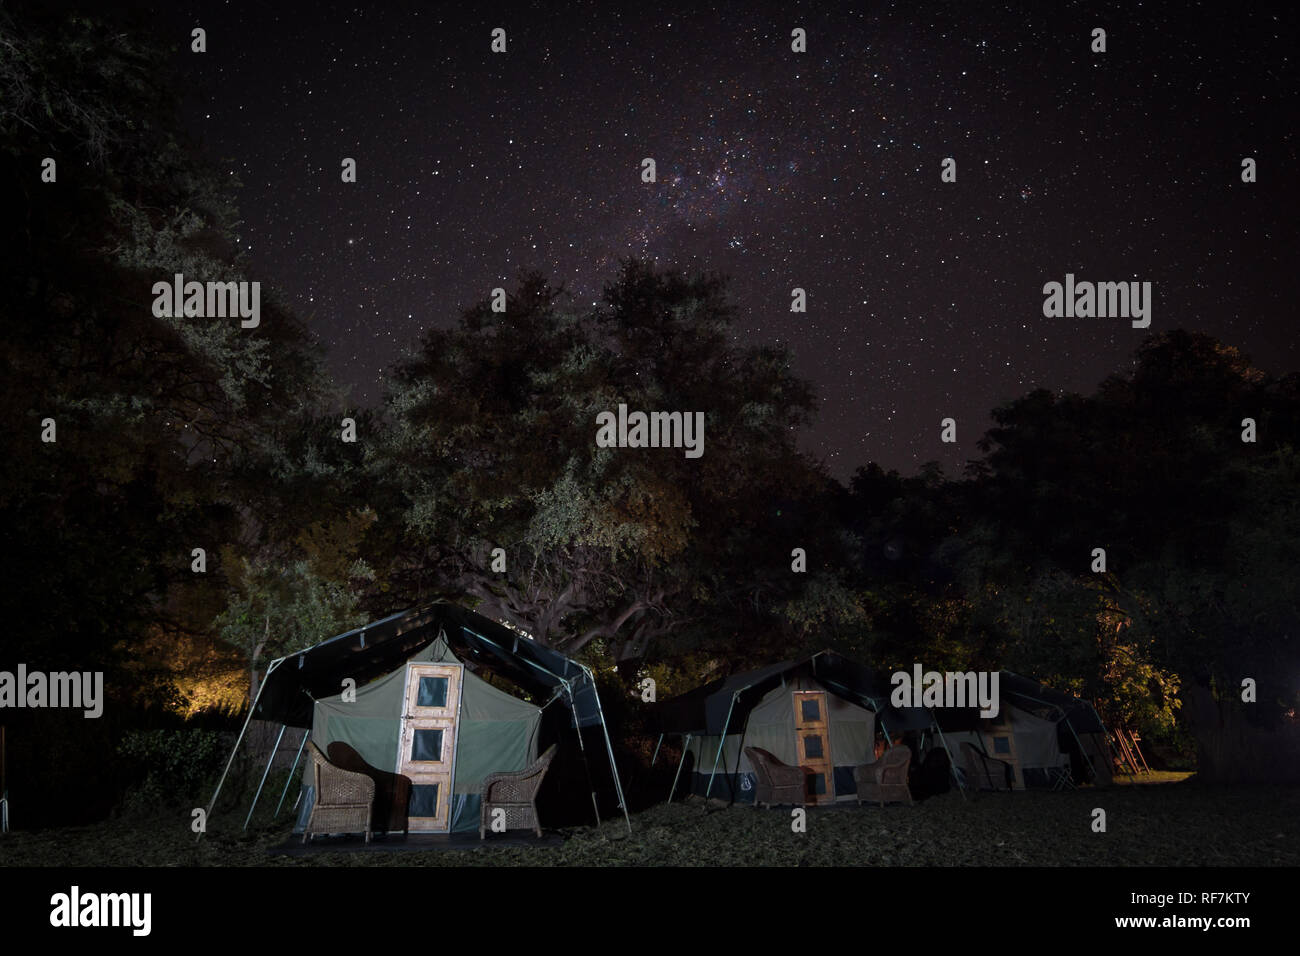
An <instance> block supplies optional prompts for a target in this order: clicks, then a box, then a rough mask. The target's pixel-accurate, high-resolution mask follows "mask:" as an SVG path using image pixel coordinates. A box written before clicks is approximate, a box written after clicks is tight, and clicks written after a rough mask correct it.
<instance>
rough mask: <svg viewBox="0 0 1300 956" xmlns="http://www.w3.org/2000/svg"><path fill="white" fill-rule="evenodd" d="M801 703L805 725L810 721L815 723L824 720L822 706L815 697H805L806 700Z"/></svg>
mask: <svg viewBox="0 0 1300 956" xmlns="http://www.w3.org/2000/svg"><path fill="white" fill-rule="evenodd" d="M799 703H800V705H801V706H802V707H803V722H804V723H807V722H809V721H813V720H821V719H822V710H821V706H820V704H819V703H818V701H817V699H816V698H815V697H814V698H807V697H805V698H804V699H803V700H802V701H800V702H799Z"/></svg>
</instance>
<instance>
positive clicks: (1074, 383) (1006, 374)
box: [154, 0, 1300, 478]
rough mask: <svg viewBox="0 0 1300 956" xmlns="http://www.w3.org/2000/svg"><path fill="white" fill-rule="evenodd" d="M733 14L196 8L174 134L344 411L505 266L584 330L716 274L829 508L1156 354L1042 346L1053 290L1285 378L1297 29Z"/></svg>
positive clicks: (1201, 13)
mask: <svg viewBox="0 0 1300 956" xmlns="http://www.w3.org/2000/svg"><path fill="white" fill-rule="evenodd" d="M749 6H750V5H741V4H736V5H729V6H724V7H715V8H711V9H708V10H703V11H701V10H694V9H692V8H691V7H690V6H689V5H686V6H680V7H670V6H668V5H664V4H658V3H644V4H640V5H639V9H638V8H637V7H634V6H633V5H632V4H630V3H621V2H613V0H610V2H597V3H590V4H558V3H555V4H551V3H545V4H543V3H536V4H533V5H530V6H516V5H494V4H459V5H446V4H435V5H431V4H401V5H397V4H385V5H383V6H382V8H376V9H374V10H372V9H370V8H368V7H363V8H357V7H355V6H352V5H342V6H333V5H328V4H316V3H313V4H305V5H302V8H301V9H302V12H301V13H295V12H292V11H293V10H294V5H291V4H280V3H266V4H257V5H253V4H223V3H181V4H177V5H175V6H171V7H168V8H166V9H160V11H159V12H158V14H157V16H156V17H155V18H154V22H155V23H156V24H157V28H158V29H159V30H163V31H174V32H175V34H176V37H177V41H176V42H177V51H178V52H177V60H176V67H177V69H178V71H179V76H180V78H181V80H182V82H183V83H185V84H187V86H186V97H185V108H186V119H187V122H189V123H190V124H191V126H192V128H193V130H194V131H195V134H196V136H197V137H198V139H199V140H200V142H201V144H202V146H203V148H204V149H205V150H206V152H207V154H208V155H209V156H210V157H211V158H212V159H213V160H214V161H215V162H218V163H220V164H222V165H221V168H228V169H229V170H230V171H231V172H232V173H233V174H234V175H236V176H238V177H239V179H240V180H241V181H242V183H243V189H242V191H241V193H240V196H239V202H240V208H241V212H242V216H243V220H244V224H243V226H242V228H241V232H240V235H241V246H242V247H243V248H245V249H246V250H248V251H249V252H250V253H251V261H252V267H253V268H252V272H251V277H252V278H258V279H261V280H263V281H264V282H266V283H270V284H272V285H274V286H276V287H277V288H278V289H280V290H281V291H282V292H283V293H284V294H285V296H287V298H288V300H289V302H290V304H291V305H292V306H293V307H294V308H295V309H296V310H297V311H298V312H299V314H301V315H302V316H303V317H304V318H305V319H306V320H307V322H308V324H309V326H310V327H311V328H312V330H313V331H314V332H315V334H316V335H317V336H318V337H319V338H320V339H321V340H322V341H323V342H324V343H325V344H326V345H327V346H328V349H329V353H328V354H329V359H330V367H331V369H332V370H333V372H334V374H335V375H336V377H337V378H338V379H339V380H340V381H342V382H344V383H348V384H349V385H350V386H351V388H352V395H353V398H354V400H355V401H357V402H358V403H360V404H374V403H376V402H378V400H379V399H380V397H381V395H382V393H383V379H384V376H385V372H386V369H387V368H388V367H389V366H390V365H391V364H392V363H393V362H394V361H396V360H398V359H399V358H400V357H401V354H402V352H403V350H404V349H406V348H408V347H410V346H412V345H413V344H414V343H415V341H416V339H417V337H418V335H419V333H420V331H421V330H422V329H425V328H428V327H430V326H437V327H448V326H450V325H451V324H452V323H454V322H455V320H456V319H457V318H458V316H459V314H460V311H461V310H462V309H463V308H464V307H466V306H468V305H470V304H472V303H473V302H475V301H477V300H479V299H482V298H484V297H485V296H486V295H487V293H488V291H489V290H490V289H491V288H492V287H494V286H499V285H504V286H506V287H507V288H513V286H514V282H515V279H516V278H517V276H518V275H519V273H520V272H521V270H524V269H530V268H535V269H539V270H541V271H542V272H544V273H545V274H547V275H549V276H550V277H551V278H552V281H557V282H558V281H563V282H564V283H565V284H566V285H567V287H568V288H569V289H570V290H571V291H572V292H573V293H574V299H575V302H576V303H578V304H579V305H583V306H585V305H589V304H591V303H592V302H594V301H595V300H596V299H597V298H598V296H599V290H600V287H601V286H602V285H603V284H604V283H605V282H607V281H609V280H611V279H612V278H613V276H614V274H615V271H616V268H617V261H618V259H619V258H620V257H625V256H629V255H637V256H642V257H650V258H654V259H656V260H658V261H659V262H660V263H661V264H664V265H673V266H679V267H685V268H691V269H696V268H704V269H712V270H718V271H721V272H723V273H726V274H729V275H730V276H731V277H732V295H733V299H734V301H735V303H736V305H737V308H738V319H737V328H738V331H739V332H740V333H741V335H742V337H745V338H748V339H749V340H751V341H753V342H772V341H783V342H787V343H790V344H791V345H792V346H793V347H794V349H795V355H796V370H797V371H798V372H799V373H800V374H801V375H803V376H804V377H807V378H809V379H811V380H812V381H813V382H814V383H815V385H816V387H817V389H818V392H819V395H820V397H821V400H822V406H821V410H820V413H819V415H818V419H817V422H816V424H815V425H814V427H813V428H812V429H811V430H810V431H809V433H808V434H807V435H806V436H805V439H804V443H803V447H805V448H806V449H807V450H808V451H809V452H811V453H812V454H814V455H816V456H817V457H819V458H821V459H823V460H824V461H825V462H826V463H827V465H828V467H829V469H830V470H831V472H832V473H833V474H835V475H837V476H838V477H841V478H844V477H847V476H848V475H849V474H850V473H851V472H852V470H853V469H854V468H856V467H857V466H859V465H862V464H865V463H866V462H868V461H871V460H875V461H878V462H880V463H881V464H882V465H884V466H885V467H889V468H898V469H899V470H900V471H902V472H903V473H905V474H909V473H913V472H915V470H916V467H917V466H918V465H919V464H920V463H921V462H924V461H926V460H929V459H937V460H939V461H941V462H942V463H943V464H944V465H945V467H946V468H948V470H949V473H950V474H951V473H953V472H954V471H956V470H958V469H960V467H961V465H962V464H964V462H965V461H966V460H967V459H969V458H972V457H976V456H977V455H978V450H977V448H976V446H975V442H976V440H977V439H978V438H979V436H980V435H981V434H982V433H983V431H984V429H985V428H986V427H987V426H988V424H989V422H988V419H987V413H988V411H989V410H990V409H991V408H992V407H993V406H994V405H996V404H999V403H1001V402H1005V401H1009V400H1011V399H1013V398H1015V397H1017V396H1019V395H1021V394H1023V393H1024V392H1026V391H1028V390H1029V389H1031V388H1034V387H1039V386H1042V387H1047V388H1051V389H1064V390H1071V391H1083V392H1090V391H1091V390H1092V389H1093V388H1094V387H1095V386H1096V385H1097V383H1098V382H1099V381H1100V380H1101V379H1102V378H1104V377H1105V376H1106V375H1107V374H1109V373H1111V372H1113V371H1118V370H1122V369H1124V368H1126V367H1127V366H1128V364H1129V361H1130V356H1131V353H1132V351H1133V349H1134V348H1135V347H1136V346H1137V345H1138V344H1139V343H1140V342H1141V340H1142V337H1143V336H1145V335H1146V334H1148V332H1147V331H1142V330H1138V329H1133V328H1131V326H1130V323H1129V322H1128V320H1126V319H1122V318H1109V319H1098V318H1093V319H1067V318H1061V319H1046V318H1044V317H1043V314H1042V305H1043V293H1042V287H1043V284H1044V283H1045V282H1049V281H1058V282H1060V281H1063V280H1064V278H1065V274H1066V273H1067V272H1073V273H1074V274H1075V276H1076V279H1080V280H1094V281H1125V280H1133V279H1137V280H1148V281H1151V282H1153V283H1154V306H1153V312H1152V325H1151V329H1150V330H1148V331H1149V332H1158V331H1161V330H1167V329H1171V328H1176V327H1182V328H1188V329H1194V330H1199V331H1204V332H1208V333H1210V334H1212V335H1215V336H1218V337H1220V338H1222V339H1224V340H1225V341H1227V342H1228V343H1230V344H1233V345H1237V346H1239V347H1241V348H1243V349H1244V350H1245V351H1246V352H1247V353H1248V354H1250V355H1251V356H1253V358H1254V359H1255V361H1256V363H1257V364H1259V365H1260V366H1262V367H1263V368H1265V369H1266V370H1268V371H1270V372H1274V373H1280V372H1285V371H1289V370H1294V369H1297V368H1300V362H1297V354H1296V340H1297V337H1296V335H1295V333H1294V331H1293V329H1294V325H1293V322H1294V314H1295V313H1294V309H1293V307H1292V302H1293V301H1294V299H1295V294H1296V274H1297V269H1296V265H1297V262H1300V256H1298V255H1297V253H1298V252H1300V249H1298V247H1297V239H1296V213H1297V208H1300V206H1298V204H1297V184H1296V179H1297V173H1296V159H1297V156H1296V138H1295V134H1294V120H1295V117H1296V116H1297V115H1298V112H1300V111H1297V108H1296V107H1297V103H1296V90H1297V84H1296V72H1295V67H1296V63H1295V60H1296V44H1295V40H1296V37H1297V35H1298V31H1297V29H1296V27H1297V23H1296V14H1295V13H1294V6H1293V5H1290V4H1286V5H1278V6H1277V8H1276V11H1275V10H1274V9H1273V8H1270V7H1268V5H1260V7H1259V8H1258V9H1257V8H1256V6H1255V5H1245V4H1215V5H1208V6H1202V5H1200V4H1169V5H1165V6H1162V5H1152V4H1149V3H1148V4H1136V3H1125V4H1082V3H1079V4H1072V3H1065V4H1058V3H1052V4H1047V3H1026V4H1024V5H1015V6H1007V5H1005V4H998V5H985V4H976V3H961V4H952V5H946V4H937V3H924V4H923V3H919V2H907V3H897V4H892V3H891V4H885V3H876V2H873V3H861V4H855V5H853V8H850V7H849V5H836V4H831V3H817V4H812V5H806V6H800V5H794V4H772V5H765V6H762V7H761V10H762V12H757V11H758V9H760V8H759V7H758V5H754V7H753V8H749ZM467 8H472V9H467ZM194 26H202V27H204V28H205V29H206V30H207V31H208V52H207V53H205V54H193V53H190V52H189V31H190V29H192V28H193V27H194ZM497 26H500V27H504V28H505V29H506V31H507V38H508V52H507V53H506V54H504V55H500V54H493V53H491V52H490V49H489V45H490V32H491V29H492V28H493V27H497ZM1098 26H1100V27H1103V28H1104V29H1106V31H1107V45H1108V52H1107V53H1105V54H1094V53H1092V52H1091V51H1090V48H1089V47H1090V43H1091V31H1092V29H1093V28H1094V27H1098ZM795 27H803V28H804V29H805V30H806V31H807V35H808V52H807V53H806V54H797V53H793V52H791V49H790V33H791V30H792V29H793V28H795ZM948 156H951V157H953V158H954V159H956V161H957V182H956V183H954V184H948V183H943V182H941V181H940V163H941V161H942V160H943V159H944V158H945V157H948ZM1245 156H1251V157H1254V158H1255V159H1256V160H1257V162H1258V164H1259V172H1258V180H1259V181H1258V182H1257V183H1255V184H1254V185H1246V184H1243V183H1242V182H1241V180H1240V164H1241V160H1242V158H1243V157H1245ZM344 157H352V158H354V159H356V160H357V164H358V182H357V183H356V184H344V183H343V182H341V180H340V171H341V162H342V159H343V158H344ZM645 157H653V158H654V159H655V161H656V163H657V167H658V182H657V183H655V184H646V183H643V182H642V181H641V176H640V164H641V160H642V159H643V158H645ZM795 286H800V287H803V288H804V289H806V290H807V292H808V312H807V314H805V315H800V314H796V313H792V312H791V311H790V290H791V289H792V288H793V287H795ZM946 416H952V417H955V418H956V419H957V421H958V443H957V444H956V445H955V446H954V445H943V444H941V443H940V442H939V421H940V419H941V418H944V417H946Z"/></svg>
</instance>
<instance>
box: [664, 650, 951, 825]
mask: <svg viewBox="0 0 1300 956" xmlns="http://www.w3.org/2000/svg"><path fill="white" fill-rule="evenodd" d="M889 689H890V688H889V683H888V675H883V674H878V673H876V672H874V671H872V670H870V669H868V668H866V667H863V666H862V665H861V664H858V663H856V662H855V661H851V660H849V659H848V658H846V657H843V656H841V655H839V654H836V653H834V652H833V651H822V652H820V653H818V654H814V655H812V656H811V657H806V658H801V659H799V660H795V661H783V662H781V663H779V664H773V665H770V666H768V667H764V668H759V669H757V670H753V671H746V672H743V673H739V674H733V675H731V676H729V677H725V678H721V679H719V680H716V681H714V682H712V683H710V684H706V685H705V686H703V687H700V688H697V689H696V690H693V691H690V692H688V693H686V694H682V695H680V696H678V697H675V698H673V699H671V700H667V701H664V702H663V703H662V704H661V705H659V706H658V708H656V714H657V717H658V723H659V730H660V743H661V744H662V742H663V739H664V737H665V736H668V735H677V736H680V737H681V739H682V741H683V750H682V762H681V763H679V765H678V770H677V773H678V779H680V777H681V774H682V772H683V770H684V768H685V766H686V765H687V763H688V762H689V763H690V765H691V769H690V777H689V779H688V780H687V787H688V789H689V790H690V791H691V792H692V793H697V794H700V795H701V796H720V797H723V798H725V799H730V800H734V801H736V802H739V803H752V802H753V800H754V769H753V767H752V766H751V764H750V761H749V758H748V757H747V756H746V755H745V753H744V748H745V747H761V748H762V749H764V750H767V751H769V752H770V753H771V754H772V755H773V756H775V757H776V758H777V759H778V760H780V761H782V762H783V763H786V764H790V765H800V766H806V767H809V768H810V769H812V770H813V771H814V772H813V774H812V775H811V777H810V802H814V803H832V802H837V801H848V800H855V799H856V795H857V787H856V784H855V783H854V779H853V768H854V767H855V766H857V765H858V764H864V763H870V762H871V761H872V760H874V759H875V751H874V747H875V737H876V728H877V727H879V728H880V729H881V731H882V732H883V733H884V734H885V736H886V738H887V739H889V738H893V737H895V736H898V735H900V734H903V733H906V732H907V731H913V730H926V731H931V730H932V731H934V732H935V733H936V737H935V739H936V740H938V741H939V743H940V745H942V741H943V735H942V733H941V732H940V731H939V729H938V728H937V727H935V725H934V722H933V720H932V718H931V715H930V713H929V712H928V711H926V710H924V709H921V708H906V709H898V708H894V707H892V706H890V704H889ZM676 789H677V782H676V781H674V784H673V791H674V792H676Z"/></svg>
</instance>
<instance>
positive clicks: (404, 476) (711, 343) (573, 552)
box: [382, 261, 835, 658]
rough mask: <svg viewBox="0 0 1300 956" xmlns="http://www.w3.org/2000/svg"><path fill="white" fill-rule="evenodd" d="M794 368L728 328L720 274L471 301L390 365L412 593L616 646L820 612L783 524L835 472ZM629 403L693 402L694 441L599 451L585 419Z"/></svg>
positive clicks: (393, 472) (556, 639)
mask: <svg viewBox="0 0 1300 956" xmlns="http://www.w3.org/2000/svg"><path fill="white" fill-rule="evenodd" d="M789 365H790V360H789V356H788V355H787V354H786V352H785V351H784V350H782V349H780V348H776V347H757V346H744V345H741V344H740V343H739V342H738V335H737V332H736V330H735V329H734V328H733V326H732V314H731V308H730V306H729V304H728V302H727V299H726V296H725V283H724V282H723V281H722V280H721V279H719V278H717V277H713V276H708V275H693V276H692V275H686V274H684V273H681V272H677V271H672V270H659V269H656V268H654V267H652V266H649V265H647V264H644V263H641V262H637V261H628V262H626V263H624V264H623V266H622V269H621V271H620V273H619V275H618V277H617V278H616V279H615V280H614V281H613V282H611V283H610V285H609V286H608V287H607V288H606V290H605V294H604V301H603V304H602V305H601V306H600V307H598V308H596V309H595V310H593V311H590V312H586V313H583V312H580V311H578V310H576V309H574V307H573V306H572V304H571V303H570V302H569V301H568V300H567V298H566V296H565V294H564V292H563V290H562V289H559V288H555V287H552V286H550V285H549V284H548V283H547V282H546V281H545V279H544V278H542V277H540V276H538V275H528V276H525V277H524V278H523V279H522V280H521V282H520V284H519V285H518V287H517V288H516V290H515V291H514V292H513V294H511V295H509V296H508V297H507V298H506V303H505V311H504V312H493V311H492V310H491V308H490V307H489V304H488V303H487V302H483V303H481V304H479V305H477V306H475V307H474V308H472V309H470V310H469V311H467V312H466V313H465V315H464V316H463V318H462V320H461V321H460V323H459V324H458V325H457V326H456V327H455V328H452V329H449V330H433V331H430V332H428V333H427V334H426V335H425V336H424V337H423V339H422V340H421V342H420V344H419V347H418V350H417V352H416V353H415V354H414V355H413V356H412V357H411V358H410V359H409V360H408V361H406V362H405V363H404V364H403V365H402V366H401V367H400V368H399V369H398V370H397V374H396V385H395V388H394V390H393V393H392V395H391V396H390V398H389V403H388V407H389V411H390V413H391V417H392V430H391V435H390V442H389V444H388V450H387V454H386V455H385V457H384V462H383V464H382V470H383V472H384V474H385V476H386V479H387V481H388V482H389V484H390V485H392V486H396V487H398V488H400V489H401V490H402V494H403V497H404V499H405V502H406V506H405V514H406V528H407V532H408V533H407V535H406V539H405V546H404V548H403V549H402V551H401V554H400V555H399V557H400V559H401V560H402V561H404V562H407V563H406V566H405V567H404V574H403V577H404V580H405V582H406V588H407V590H408V592H412V591H414V592H416V593H415V594H413V596H414V597H418V596H421V595H427V594H429V593H434V592H439V591H442V592H451V593H458V594H464V595H469V596H471V597H472V598H473V599H475V600H477V601H479V602H481V607H482V609H483V610H485V611H486V612H487V613H490V614H492V615H494V616H496V617H498V618H501V619H503V620H506V621H509V622H511V623H512V624H515V625H517V626H520V627H521V628H523V629H525V630H526V631H528V632H529V633H530V634H532V635H533V637H534V638H535V639H537V640H539V641H541V642H543V643H546V644H549V645H552V646H555V647H558V648H560V649H562V650H565V651H566V652H570V653H574V652H577V651H578V650H580V649H582V648H584V647H587V646H588V645H590V644H591V643H592V642H594V641H599V642H602V645H603V646H605V647H606V648H607V649H608V650H610V651H611V652H612V653H613V655H614V656H615V658H621V657H624V656H626V655H627V654H636V653H640V652H641V651H643V650H644V649H645V647H646V645H647V643H648V642H649V641H650V640H651V639H652V638H655V637H664V636H666V635H669V634H673V635H677V636H681V637H686V636H687V635H691V634H694V635H696V636H698V635H699V634H700V633H702V632H703V631H705V630H708V629H710V628H712V629H713V630H712V631H711V633H712V634H713V636H714V637H715V638H716V639H718V641H715V643H719V642H720V641H721V639H723V638H732V639H735V640H742V639H743V635H742V634H740V633H738V632H739V631H740V630H742V628H740V627H738V626H737V624H738V621H739V617H738V615H739V614H741V613H743V612H744V610H745V609H746V608H749V609H757V610H758V611H759V612H761V613H764V614H780V613H781V609H782V608H786V609H788V611H789V612H790V613H788V614H787V615H786V619H787V620H793V619H795V618H797V617H798V615H799V614H808V613H812V612H809V611H808V610H807V609H803V608H800V607H799V606H798V605H797V603H796V604H793V605H792V604H791V602H792V601H797V598H798V597H799V596H800V595H801V594H804V593H806V587H807V586H806V585H805V584H804V581H805V580H808V579H813V578H816V579H818V584H819V586H820V587H822V588H823V589H831V588H832V587H833V585H834V583H835V582H834V574H833V572H828V571H826V570H825V568H826V567H827V566H831V567H833V565H834V562H832V561H830V560H829V558H828V555H827V554H826V552H825V550H824V549H822V550H821V551H819V550H818V548H817V547H815V546H814V544H820V541H818V542H812V541H810V540H808V539H809V538H813V537H815V535H813V534H808V535H807V536H806V537H805V538H801V537H800V535H799V534H798V533H796V532H795V531H794V530H793V529H790V528H785V527H782V523H781V522H780V521H779V520H777V519H778V512H779V511H780V509H781V505H782V502H787V503H790V504H794V505H796V506H797V503H798V502H799V501H800V500H811V499H812V498H813V497H815V496H817V495H819V494H822V493H824V491H825V484H826V480H825V478H824V476H823V475H822V474H821V472H820V470H819V468H817V467H816V466H815V465H814V464H813V463H811V462H810V461H808V460H807V459H806V458H805V457H804V456H802V455H801V454H799V452H798V451H797V450H796V447H795V438H796V434H797V429H798V428H799V427H800V426H801V425H802V424H803V423H804V422H805V421H806V420H807V418H808V416H809V415H810V414H811V412H812V410H813V407H814V403H813V396H812V393H811V390H810V388H809V387H808V385H807V384H806V383H804V382H802V381H800V380H799V379H798V378H796V377H795V376H794V375H792V373H791V372H790V367H789ZM620 404H624V405H626V406H627V407H628V409H629V410H633V411H646V412H649V411H668V412H681V413H684V414H685V415H688V416H690V415H693V414H694V413H695V412H702V413H703V414H704V421H705V428H704V435H703V454H702V456H700V457H687V456H686V455H685V454H684V451H683V449H680V448H603V447H598V446H597V442H596V433H597V416H598V415H599V414H600V413H602V412H606V411H611V412H612V411H615V410H617V408H618V406H619V405H620ZM797 546H803V547H805V548H806V549H808V550H809V552H810V555H811V557H810V560H809V573H808V574H805V575H803V576H802V577H801V576H799V575H797V574H794V573H793V572H792V571H791V551H792V549H793V547H797ZM498 548H499V549H501V552H498V560H497V561H496V563H495V567H494V559H493V553H494V549H498ZM501 553H503V554H504V570H501V567H502V565H501V562H500V555H501ZM812 602H813V603H814V604H816V605H818V606H819V607H826V606H828V605H829V603H832V602H828V601H827V600H824V599H820V598H813V599H812ZM720 623H721V624H722V626H723V627H725V628H726V631H725V633H724V634H721V635H720V634H718V632H717V627H718V625H719V624H720ZM733 632H735V633H733ZM752 636H753V635H752V634H751V637H752Z"/></svg>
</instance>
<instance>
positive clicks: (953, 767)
mask: <svg viewBox="0 0 1300 956" xmlns="http://www.w3.org/2000/svg"><path fill="white" fill-rule="evenodd" d="M930 725H931V726H932V727H934V729H935V732H936V733H937V734H938V735H939V743H941V744H943V752H944V753H946V754H947V755H948V772H949V773H950V774H952V779H953V780H955V781H956V782H957V792H958V793H960V794H961V801H962V803H965V802H966V788H965V787H964V786H963V785H962V782H961V778H960V777H958V776H957V761H956V760H954V759H953V756H952V751H951V750H950V749H949V748H948V738H947V737H945V736H944V735H943V728H942V727H940V726H939V721H937V720H935V719H934V714H931V715H930Z"/></svg>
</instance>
